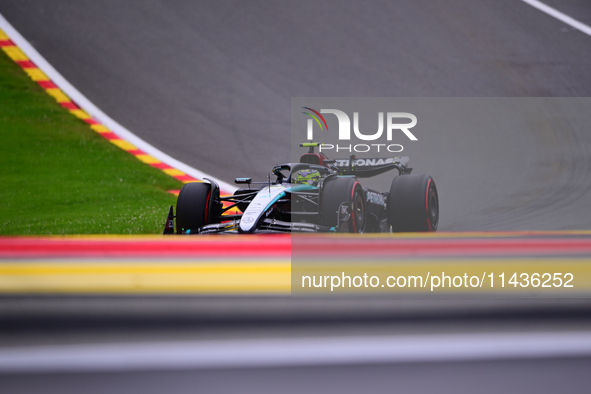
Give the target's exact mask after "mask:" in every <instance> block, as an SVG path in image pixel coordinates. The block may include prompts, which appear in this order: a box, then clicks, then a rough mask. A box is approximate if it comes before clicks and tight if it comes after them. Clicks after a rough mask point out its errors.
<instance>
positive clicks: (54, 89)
mask: <svg viewBox="0 0 591 394" xmlns="http://www.w3.org/2000/svg"><path fill="white" fill-rule="evenodd" d="M0 27H1V28H0V48H2V50H3V51H4V52H5V53H6V54H7V55H8V56H9V57H10V58H11V59H12V60H13V61H14V62H15V63H17V64H18V65H19V66H20V67H21V68H22V69H23V71H24V72H25V73H27V75H29V77H30V78H31V79H32V80H33V81H35V82H37V83H38V84H39V86H41V88H43V89H44V90H45V92H46V93H47V94H49V95H50V96H52V97H53V98H54V99H55V100H56V101H57V102H58V103H59V104H60V105H61V106H62V107H64V108H66V109H67V110H69V112H70V113H71V114H72V115H74V116H76V117H77V118H79V119H81V120H83V121H84V122H86V123H87V124H88V125H90V126H91V129H92V130H94V131H95V132H97V133H99V134H100V135H103V137H105V138H107V136H106V135H105V134H108V138H107V139H108V140H109V142H111V143H112V144H114V145H116V146H118V147H119V148H121V149H123V150H125V151H127V152H128V153H130V154H132V155H134V156H136V157H137V158H138V159H139V160H140V161H142V162H144V163H146V164H148V165H150V166H152V167H154V168H157V169H159V170H162V171H163V172H164V173H166V174H167V175H169V176H171V177H173V178H175V179H177V180H179V181H181V182H183V183H189V182H202V181H203V178H205V177H208V178H211V179H214V180H215V181H216V182H217V183H218V184H219V185H220V186H221V188H222V194H223V195H227V194H232V193H233V192H234V190H236V188H235V187H233V186H232V185H229V184H227V183H225V182H223V181H221V180H218V179H215V177H212V176H208V175H207V174H203V173H202V172H200V171H198V170H195V169H193V168H191V167H189V166H187V165H186V164H184V163H181V162H179V161H177V160H175V159H173V158H171V157H170V156H168V155H166V154H165V153H163V152H161V151H159V150H157V149H156V148H154V147H152V146H151V145H149V144H147V143H146V142H145V141H143V140H141V139H139V138H138V137H137V136H135V135H133V134H132V133H131V132H129V131H128V130H126V129H124V128H123V127H122V126H121V125H119V124H118V123H116V122H115V121H113V120H112V119H110V118H109V117H108V116H107V115H105V114H104V113H102V111H100V110H99V109H98V108H96V107H95V106H94V105H93V104H92V103H91V102H90V101H88V100H87V99H86V98H85V97H84V96H82V95H81V94H80V93H79V92H78V91H77V90H76V89H75V88H74V87H72V86H71V85H70V84H69V83H68V82H67V81H66V80H65V79H63V77H62V76H61V75H59V73H57V71H55V69H53V67H51V65H49V63H47V61H46V60H45V59H44V58H43V57H42V56H41V55H40V54H39V53H38V52H37V51H36V50H35V49H34V48H33V47H31V46H30V45H29V44H28V42H27V41H26V40H25V39H24V38H23V37H22V36H21V35H20V34H19V33H18V32H17V31H16V30H15V29H14V28H13V27H12V26H11V25H10V23H9V22H8V21H7V20H6V19H5V18H4V17H3V16H2V15H0ZM8 31H10V32H11V33H10V34H11V35H12V37H10V36H9V34H8ZM17 42H19V43H20V47H19V45H17ZM25 47H26V48H25ZM25 52H27V53H29V54H31V57H35V59H37V60H36V61H37V62H39V63H42V64H43V66H41V67H40V66H39V65H37V64H36V63H35V61H34V60H33V59H31V58H30V57H29V56H28V55H27V54H26V53H25ZM48 75H55V78H58V79H59V80H60V82H61V83H58V81H57V80H52V78H50V77H49V76H48ZM55 78H54V79H55ZM59 86H64V89H66V90H68V91H69V92H71V93H70V94H75V95H76V96H77V97H79V99H80V100H81V101H84V102H85V104H86V106H87V107H89V108H92V110H91V111H90V112H96V113H98V114H100V115H101V117H103V118H105V119H107V120H108V122H109V123H110V124H112V125H113V126H114V127H115V128H116V129H117V130H113V128H109V126H108V125H106V124H105V123H102V122H101V121H99V120H98V119H97V117H96V116H92V115H91V114H90V113H89V111H86V110H85V109H83V108H81V106H80V105H79V103H77V102H76V101H75V100H72V99H71V98H70V96H69V95H68V93H66V92H65V91H64V89H60V87H59ZM122 135H126V136H127V138H123V137H122ZM134 141H135V142H134ZM136 145H141V146H142V147H143V148H141V149H140V148H138V147H136ZM148 151H149V152H148ZM152 152H153V153H152ZM138 156H141V158H140V157H138ZM155 156H159V157H162V158H164V159H165V160H166V161H168V164H165V163H164V162H163V161H162V160H161V159H160V158H159V157H158V158H157V157H155ZM171 163H175V164H176V165H174V166H173V165H171ZM188 172H190V173H192V174H195V175H191V174H189V173H188ZM197 174H199V175H197Z"/></svg>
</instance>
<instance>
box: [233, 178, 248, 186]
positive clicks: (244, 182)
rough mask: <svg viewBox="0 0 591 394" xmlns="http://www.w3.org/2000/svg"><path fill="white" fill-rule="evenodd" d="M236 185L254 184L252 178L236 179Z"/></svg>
mask: <svg viewBox="0 0 591 394" xmlns="http://www.w3.org/2000/svg"><path fill="white" fill-rule="evenodd" d="M234 183H236V184H237V185H240V184H245V185H250V184H251V183H252V178H236V179H234Z"/></svg>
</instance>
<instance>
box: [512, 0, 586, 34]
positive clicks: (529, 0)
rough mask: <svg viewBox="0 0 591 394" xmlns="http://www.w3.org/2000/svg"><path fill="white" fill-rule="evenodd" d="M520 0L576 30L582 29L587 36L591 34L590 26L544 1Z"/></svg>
mask: <svg viewBox="0 0 591 394" xmlns="http://www.w3.org/2000/svg"><path fill="white" fill-rule="evenodd" d="M521 1H523V2H524V3H527V4H529V5H531V6H532V7H534V8H537V9H538V10H540V11H542V12H545V13H546V14H548V15H550V16H551V17H554V18H556V19H558V20H559V21H562V22H564V23H566V24H567V25H569V26H571V27H574V28H575V29H577V30H580V31H582V32H583V33H585V34H587V35H588V36H591V27H589V26H587V25H586V24H584V23H582V22H579V21H578V20H576V19H573V18H571V17H570V16H568V15H566V14H563V13H562V12H560V11H558V10H557V9H555V8H552V7H550V6H548V5H546V4H544V3H541V2H539V1H538V0H521Z"/></svg>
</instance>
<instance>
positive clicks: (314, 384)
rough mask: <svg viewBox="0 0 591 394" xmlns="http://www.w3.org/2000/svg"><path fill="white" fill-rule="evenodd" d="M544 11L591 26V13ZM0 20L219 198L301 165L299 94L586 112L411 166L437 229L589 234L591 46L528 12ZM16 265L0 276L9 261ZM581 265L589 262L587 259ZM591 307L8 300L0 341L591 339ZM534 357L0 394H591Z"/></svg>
mask: <svg viewBox="0 0 591 394" xmlns="http://www.w3.org/2000/svg"><path fill="white" fill-rule="evenodd" d="M546 3H547V4H549V5H551V6H553V7H556V8H558V9H560V10H561V11H563V12H565V13H567V14H569V15H571V16H573V17H575V18H576V19H578V20H580V21H581V22H583V23H587V24H591V6H590V5H589V4H588V3H587V2H584V1H580V0H565V1H559V0H548V1H546ZM0 13H1V14H2V15H3V16H4V17H5V18H6V19H7V20H8V21H9V22H10V23H11V24H12V25H13V26H14V27H15V28H16V29H17V30H18V31H19V32H20V33H21V34H22V35H23V36H24V37H25V38H26V39H28V40H29V41H30V42H31V44H32V45H33V46H34V47H35V48H36V49H37V50H38V51H39V52H40V53H41V54H42V55H43V56H44V57H45V58H46V59H47V60H48V61H49V62H50V63H51V64H52V65H53V66H54V67H55V68H56V69H57V70H59V72H60V73H62V75H64V77H65V78H66V79H68V80H69V81H70V82H71V83H72V84H73V85H74V86H75V87H76V88H78V89H79V90H80V91H81V92H82V93H83V94H84V95H86V96H87V97H88V98H89V99H90V100H92V101H93V102H94V103H95V104H96V105H97V106H98V107H99V108H101V109H102V110H103V111H104V112H106V113H107V114H108V115H109V116H110V117H112V118H113V119H115V120H117V121H118V122H119V123H121V124H122V125H123V126H125V127H126V128H128V129H129V130H131V131H132V132H133V133H135V134H137V135H138V136H140V137H141V138H143V139H144V140H146V141H147V142H149V143H151V144H152V145H154V146H156V147H157V148H159V149H161V150H162V151H164V152H166V153H168V154H169V155H171V156H173V157H175V158H176V159H179V160H181V161H183V162H185V163H187V164H189V165H191V166H193V167H195V168H198V169H199V170H202V171H204V172H206V173H209V174H212V175H214V176H216V177H219V178H221V179H224V180H226V181H231V180H232V179H233V178H234V177H237V176H248V175H252V176H253V177H265V176H266V173H267V171H268V169H269V168H270V167H271V166H272V165H274V164H277V163H281V162H286V161H289V154H290V150H289V149H290V147H289V144H290V99H291V97H452V98H459V97H500V98H505V97H507V98H508V97H549V98H558V97H567V98H583V99H581V101H578V102H577V105H578V107H577V110H576V111H574V112H572V114H574V116H573V117H572V118H569V119H565V118H564V117H563V115H564V113H567V112H568V111H566V112H565V110H564V108H561V109H558V108H557V109H556V111H550V112H549V113H548V114H547V116H546V117H545V118H544V122H541V123H540V124H536V125H534V126H533V127H531V128H530V129H528V130H526V131H523V130H518V131H517V133H516V131H515V130H508V129H504V128H499V129H498V130H496V132H495V133H485V132H484V131H483V130H484V129H480V128H478V127H475V128H474V129H472V130H465V129H455V128H445V129H442V130H441V131H440V133H439V134H437V135H430V136H421V141H420V142H423V141H424V143H422V144H421V147H420V149H416V150H415V151H414V152H412V155H411V164H412V166H413V167H414V168H415V172H416V173H430V174H432V175H433V176H434V178H435V180H436V182H437V185H438V189H439V193H440V200H441V207H442V208H441V209H442V213H441V215H442V216H441V222H440V223H441V226H440V229H441V230H444V231H474V230H478V231H489V230H492V231H507V230H510V231H512V230H527V231H530V230H576V229H583V230H585V229H586V230H588V229H591V215H590V214H589V212H590V211H591V194H590V193H589V192H590V188H591V170H589V169H590V168H591V133H590V132H589V125H590V124H591V120H590V119H589V117H590V116H591V115H590V114H591V111H587V109H589V107H590V103H589V99H588V98H586V97H589V96H591V73H590V72H589V70H591V50H589V49H590V48H591V37H589V36H588V35H585V34H583V33H581V32H580V31H577V30H575V29H573V28H571V27H570V26H568V25H566V24H564V23H562V22H560V21H558V20H556V19H554V18H552V17H550V16H548V15H547V14H544V13H542V12H540V11H538V10H536V9H534V8H533V7H531V6H529V5H527V4H526V3H524V2H522V1H519V0H479V1H461V0H450V1H432V0H418V1H410V2H409V1H403V0H395V1H372V2H371V3H368V2H357V1H353V0H345V1H341V2H327V1H326V2H325V1H303V2H295V3H287V2H265V1H252V2H237V1H216V2H209V3H204V2H189V1H181V0H170V1H168V0H167V1H164V0H162V1H157V0H126V1H124V2H122V1H115V0H102V1H90V0H79V1H76V2H73V1H66V0H53V1H51V2H39V1H34V0H0ZM458 141H461V142H462V143H457V142H458ZM165 209H166V207H164V208H163V212H164V211H165ZM509 237H510V238H517V237H516V236H515V235H511V236H509ZM558 238H560V236H559V237H558ZM513 241H515V240H509V242H508V243H509V244H510V243H511V242H513ZM183 242H186V241H183ZM344 242H345V243H346V241H344ZM517 242H518V241H517ZM556 242H561V241H560V240H558V241H556ZM427 243H428V244H430V245H436V243H437V242H432V241H429V242H427ZM482 244H483V245H484V244H486V242H482ZM463 246H466V245H463ZM522 246H523V245H522ZM570 246H572V245H570ZM527 247H529V248H530V249H528V250H527V251H526V252H524V254H528V253H529V254H530V255H533V256H536V257H540V253H541V252H540V250H539V249H535V248H533V249H532V247H531V245H528V246H527ZM544 247H546V248H548V249H546V250H550V249H552V247H553V245H550V244H549V245H545V246H544ZM20 250H21V251H24V250H27V251H29V252H31V253H33V252H34V250H33V249H30V248H23V247H21V248H20ZM462 250H463V249H462ZM565 250H567V253H566V254H567V255H572V254H573V253H574V252H573V250H572V248H570V247H567V248H566V249H565ZM438 252H441V250H439V251H438ZM489 252H491V253H492V252H494V250H489ZM3 253H4V255H3V257H2V259H3V260H4V262H6V261H8V260H10V258H13V257H14V256H13V257H9V256H8V252H7V251H6V250H5V251H4V252H3ZM458 253H459V254H461V253H463V252H461V251H460V252H458ZM487 253H488V252H487ZM553 253H554V252H553ZM584 253H586V254H585V255H584V256H587V258H588V250H586V251H585V252H584ZM164 254H165V253H164V252H163V255H164ZM442 254H443V253H442ZM459 254H458V255H454V258H456V257H458V258H459ZM493 254H494V253H493ZM564 256H565V255H561V254H560V253H558V252H556V254H555V257H557V258H561V257H564ZM87 257H88V256H87ZM127 257H129V256H127ZM127 257H126V258H127ZM284 257H285V256H283V257H282V258H284ZM522 257H524V256H523V255H522V256H520V257H519V258H522ZM571 257H572V256H571ZM26 258H28V259H31V260H35V259H41V260H43V259H44V257H43V256H41V257H40V256H28V257H26ZM71 258H72V256H69V257H68V259H71ZM95 258H96V256H95ZM432 258H433V259H435V260H437V258H441V256H437V255H436V256H432ZM463 258H465V257H463ZM20 259H21V260H19V261H24V260H22V259H25V257H23V256H21V257H20ZM59 259H62V260H64V261H66V260H67V262H70V263H71V262H72V261H71V260H68V259H64V256H61V257H59V258H58V260H59ZM50 260H51V259H50ZM84 261H86V260H84ZM38 262H39V261H38ZM44 262H45V261H41V263H44ZM52 262H53V263H56V261H55V260H53V261H52ZM135 262H137V261H135ZM94 263H96V261H94ZM132 263H134V262H132ZM17 268H18V267H17ZM21 268H22V267H21ZM58 268H59V267H58ZM87 268H88V267H86V268H83V269H87ZM127 268H129V267H126V269H127ZM60 269H61V268H60ZM62 283H71V282H62ZM131 283H132V284H133V282H131ZM283 291H285V288H284V289H283ZM589 305H590V303H589V301H588V298H578V299H575V298H565V299H559V298H537V297H536V298H531V299H515V298H502V299H501V298H465V299H461V300H460V299H453V298H437V299H422V298H400V299H396V300H395V302H391V300H390V299H383V298H375V299H374V298H360V297H351V298H349V297H346V298H345V297H344V298H337V299H335V298H331V299H326V298H322V299H320V298H306V297H303V298H300V299H297V298H295V299H294V298H291V297H288V296H277V297H268V296H248V297H230V296H226V295H202V296H184V295H177V296H171V295H160V296H154V295H151V296H147V297H143V296H137V297H135V296H133V297H132V296H125V297H120V296H113V295H104V294H95V295H88V294H87V295H86V296H84V297H80V296H77V295H74V296H69V295H64V294H55V293H54V294H52V295H49V294H47V295H44V296H42V297H34V296H30V295H26V294H25V295H22V294H21V295H18V294H17V295H14V294H13V295H11V296H3V297H0V309H1V310H2V311H3V316H4V321H3V323H4V324H3V327H4V328H3V331H2V333H3V335H2V336H1V337H0V338H2V349H6V348H10V347H23V345H24V347H26V346H30V345H36V344H38V345H41V346H43V345H46V344H57V345H63V344H67V343H78V344H85V343H101V342H103V341H104V342H109V343H111V342H112V343H120V342H125V343H127V342H134V341H137V342H141V341H145V342H146V343H153V342H155V341H156V342H157V341H162V340H170V339H183V338H184V339H187V340H195V339H212V338H213V339H227V338H267V337H272V338H286V337H297V336H301V337H308V336H309V337H312V336H315V337H318V336H326V337H334V336H339V335H355V336H357V335H361V336H368V337H371V336H373V335H391V336H396V335H400V334H417V333H418V334H425V335H435V336H437V335H439V334H441V333H445V332H451V333H463V332H482V333H491V332H501V333H503V332H507V333H509V332H535V331H542V330H543V331H548V332H559V333H564V334H565V335H566V336H568V333H569V332H571V331H573V330H580V331H587V332H588V331H589V327H590V319H589V316H591V313H590V309H589V308H590V307H589ZM528 357H529V356H528ZM528 357H524V358H521V359H513V360H506V359H495V360H489V361H478V362H470V361H465V360H464V361H461V360H460V361H449V360H447V361H444V362H423V363H416V364H413V363H404V362H401V363H397V364H389V363H381V364H380V363H376V364H363V365H341V366H337V365H325V366H323V367H317V366H302V367H298V368H293V367H290V368H287V367H286V368H237V369H210V370H191V369H183V368H178V369H176V370H168V371H161V370H160V371H154V370H149V371H138V372H132V373H107V372H102V373H96V372H95V373H85V374H84V373H77V374H75V373H65V374H43V373H36V372H35V371H32V372H30V373H25V374H13V375H10V374H0V386H2V387H8V388H9V389H10V390H9V391H10V392H14V393H17V392H31V391H32V390H38V388H39V387H41V386H42V387H43V388H44V391H45V392H60V393H67V392H80V391H85V392H93V390H94V392H126V393H128V392H141V393H149V392H162V391H174V392H195V390H196V387H199V388H202V389H203V391H209V392H265V390H268V392H289V388H290V387H294V390H295V391H294V392H302V391H318V392H320V391H322V392H359V391H364V390H365V391H368V390H369V391H377V390H380V391H392V390H393V388H397V389H400V390H401V391H403V392H425V391H438V392H454V393H461V392H466V393H472V392H491V393H493V392H536V393H540V392H559V391H564V392H573V393H574V392H587V391H588V387H589V377H588V370H589V357H588V355H587V356H584V357H569V356H565V357H563V358H556V357H545V356H544V357H538V358H528Z"/></svg>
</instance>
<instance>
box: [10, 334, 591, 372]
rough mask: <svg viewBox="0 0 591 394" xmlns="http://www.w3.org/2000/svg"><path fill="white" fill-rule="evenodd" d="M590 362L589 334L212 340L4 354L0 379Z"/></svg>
mask: <svg viewBox="0 0 591 394" xmlns="http://www.w3.org/2000/svg"><path fill="white" fill-rule="evenodd" d="M580 356H587V357H589V356H591V333H590V332H562V333H526V332H521V333H494V334H482V333H480V334H453V335H450V334H447V335H429V336H418V335H414V336H388V337H341V338H338V337H337V338H334V337H333V338H297V339H294V338H289V339H250V340H223V341H222V340H218V341H195V342H173V343H136V344H97V345H64V346H40V347H29V348H6V349H2V350H0V373H22V372H57V371H70V372H76V371H115V370H117V371H121V370H144V369H159V370H170V369H176V368H193V369H205V368H244V367H276V366H305V365H308V366H311V365H316V366H318V365H345V364H363V363H401V362H433V361H435V362H443V361H469V360H493V359H496V360H498V359H516V358H517V359H531V358H551V357H580Z"/></svg>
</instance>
